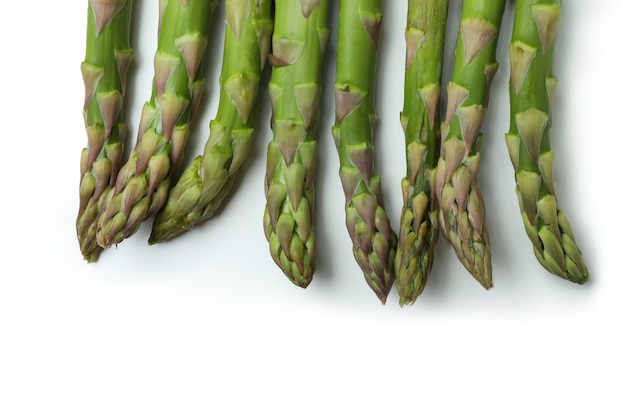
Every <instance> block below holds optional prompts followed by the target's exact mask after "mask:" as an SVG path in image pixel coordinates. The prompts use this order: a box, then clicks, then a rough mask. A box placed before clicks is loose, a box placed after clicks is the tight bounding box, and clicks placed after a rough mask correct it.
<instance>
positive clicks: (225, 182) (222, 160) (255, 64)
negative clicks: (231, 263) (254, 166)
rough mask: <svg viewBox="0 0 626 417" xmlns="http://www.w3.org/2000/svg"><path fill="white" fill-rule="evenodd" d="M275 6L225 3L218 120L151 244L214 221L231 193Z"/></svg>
mask: <svg viewBox="0 0 626 417" xmlns="http://www.w3.org/2000/svg"><path fill="white" fill-rule="evenodd" d="M272 3H273V2H272V1H269V0H226V2H225V4H224V9H225V18H226V25H225V33H224V51H223V59H222V70H221V74H220V99H219V104H218V109H217V114H216V116H215V119H213V120H212V121H211V123H210V134H209V138H208V140H207V142H206V144H205V147H204V151H203V153H202V155H200V156H197V157H196V158H195V159H194V160H193V161H192V162H191V164H190V166H188V167H187V168H186V169H185V170H184V171H183V173H182V174H181V176H180V179H179V180H178V182H177V183H176V184H175V185H174V186H173V187H172V188H171V190H170V192H169V195H168V199H167V202H166V203H165V205H164V206H163V208H162V209H161V210H160V211H159V213H158V214H157V215H156V217H155V219H154V222H153V224H152V233H151V235H150V238H149V243H150V244H154V243H159V242H163V241H165V240H169V239H172V238H173V237H175V236H177V235H179V234H181V233H183V232H185V231H187V230H190V229H192V228H193V227H194V226H196V225H197V224H199V223H201V222H203V221H205V220H207V219H210V218H211V217H213V215H214V214H215V212H216V211H217V210H218V209H219V208H220V207H221V206H222V205H223V202H224V200H225V199H226V197H227V196H228V195H229V194H230V193H231V189H232V188H233V184H234V182H235V179H236V177H237V173H238V172H239V168H240V167H241V166H242V165H243V164H244V163H245V160H246V158H247V156H248V153H249V150H250V145H251V144H252V140H253V138H254V122H255V115H256V109H257V102H258V91H259V84H260V80H261V73H262V71H263V69H264V67H265V64H266V62H267V55H268V52H269V49H270V42H271V36H272V31H273V17H272Z"/></svg>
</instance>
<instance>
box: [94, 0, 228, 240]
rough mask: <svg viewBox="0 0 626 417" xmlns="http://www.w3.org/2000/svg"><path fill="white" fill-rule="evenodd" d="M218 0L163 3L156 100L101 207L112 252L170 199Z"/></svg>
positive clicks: (103, 233)
mask: <svg viewBox="0 0 626 417" xmlns="http://www.w3.org/2000/svg"><path fill="white" fill-rule="evenodd" d="M216 5H217V0H210V1H209V0H169V1H166V0H161V1H160V2H159V6H160V15H159V33H158V36H159V39H158V48H157V51H156V54H155V56H154V71H155V73H154V80H153V88H152V95H151V98H150V101H149V102H147V103H146V104H145V105H144V107H143V110H142V114H141V119H140V121H139V132H138V140H137V143H136V145H135V148H134V149H133V150H132V152H131V154H130V157H129V159H128V161H127V162H126V163H125V164H124V166H123V167H122V168H121V169H120V172H119V175H118V177H117V181H116V183H115V186H114V187H112V188H111V189H110V190H109V191H108V194H107V196H106V199H105V201H104V202H103V205H102V211H101V214H100V218H99V220H98V230H97V241H98V244H99V245H100V246H102V247H103V248H108V247H110V246H112V245H114V244H117V243H119V242H121V241H122V240H124V239H125V238H128V237H130V236H132V235H133V234H134V233H135V232H136V231H137V230H138V229H139V227H140V226H141V224H142V222H143V221H144V220H146V219H147V218H149V217H150V216H152V215H153V214H155V213H156V212H157V211H158V210H159V209H160V208H161V207H162V206H163V204H165V201H166V199H167V196H168V193H169V188H170V180H171V174H172V173H173V172H174V171H175V170H176V169H177V167H178V164H179V162H180V160H181V157H182V155H183V151H184V148H185V145H186V142H187V138H188V137H189V129H190V123H191V121H192V119H193V116H194V113H195V111H196V109H197V107H198V103H199V102H200V98H201V96H202V93H203V90H204V83H205V80H204V78H203V69H202V66H203V63H204V54H205V49H206V45H207V43H208V40H207V37H208V30H209V26H210V22H211V17H212V15H213V11H214V9H215V7H216Z"/></svg>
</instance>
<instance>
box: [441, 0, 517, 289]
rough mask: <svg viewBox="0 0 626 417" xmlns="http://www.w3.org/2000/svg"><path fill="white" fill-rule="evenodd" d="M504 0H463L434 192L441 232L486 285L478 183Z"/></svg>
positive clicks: (488, 279)
mask: <svg viewBox="0 0 626 417" xmlns="http://www.w3.org/2000/svg"><path fill="white" fill-rule="evenodd" d="M505 3H506V0H465V1H464V2H463V6H462V11H461V22H460V28H459V29H460V30H459V34H458V37H457V43H456V49H455V58H454V67H453V72H452V79H451V80H450V82H449V83H448V85H447V90H446V91H447V99H448V103H447V109H446V115H445V120H444V121H443V123H442V128H441V129H442V133H441V134H442V138H443V140H442V143H441V150H440V152H441V154H440V157H439V162H438V165H437V175H436V180H435V182H436V194H437V200H438V203H439V210H440V211H439V213H440V218H439V222H440V226H441V232H442V235H443V236H444V237H445V239H446V240H447V241H448V242H449V243H450V245H451V246H452V248H453V249H454V251H455V253H456V256H457V258H458V259H459V260H460V261H461V263H462V264H463V265H464V266H465V268H466V269H467V270H468V271H469V272H470V273H471V274H472V276H473V277H474V278H475V279H476V280H477V281H478V282H479V283H480V284H481V285H482V286H483V287H484V288H486V289H490V288H491V287H492V286H493V282H492V276H491V275H492V267H491V248H490V246H489V235H488V232H487V225H486V222H485V207H484V203H483V198H482V194H481V192H480V188H479V186H478V177H477V174H478V168H479V164H480V152H479V149H480V145H481V142H482V133H480V128H481V124H482V121H483V118H484V116H485V113H486V111H487V106H488V103H489V90H490V86H491V81H492V79H493V77H494V75H495V73H496V71H497V69H498V62H497V61H496V47H497V42H498V37H499V31H500V25H501V22H502V15H503V13H504V8H505Z"/></svg>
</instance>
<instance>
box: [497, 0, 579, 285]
mask: <svg viewBox="0 0 626 417" xmlns="http://www.w3.org/2000/svg"><path fill="white" fill-rule="evenodd" d="M560 20H561V1H560V0H517V1H516V2H515V15H514V22H513V35H512V38H511V43H510V49H509V54H510V61H511V79H510V83H509V90H510V92H509V94H510V104H511V125H510V130H509V132H508V133H507V135H506V143H507V146H508V149H509V154H510V156H511V161H512V163H513V167H514V168H515V180H516V184H517V186H516V192H517V197H518V200H519V206H520V210H521V214H522V219H523V222H524V227H525V229H526V233H527V234H528V237H529V238H530V241H531V242H532V244H533V249H534V252H535V255H536V257H537V259H538V260H539V262H540V263H541V265H543V267H544V268H545V269H546V270H548V271H550V272H551V273H552V274H555V275H557V276H559V277H562V278H565V279H567V280H570V281H572V282H575V283H578V284H583V283H585V282H586V281H587V279H588V275H589V274H588V271H587V267H586V266H585V264H584V263H583V259H582V254H581V251H580V249H579V248H578V246H577V245H576V242H575V241H574V234H573V232H572V228H571V226H570V224H569V222H568V221H567V219H566V218H565V214H564V213H563V212H562V211H561V209H560V208H559V206H558V204H557V199H556V183H555V180H554V172H553V166H554V151H553V150H551V148H550V127H551V124H552V103H553V102H554V94H555V90H556V86H557V79H556V78H555V77H554V74H553V71H552V65H553V56H554V55H553V54H554V43H555V38H556V34H557V28H558V26H559V22H560Z"/></svg>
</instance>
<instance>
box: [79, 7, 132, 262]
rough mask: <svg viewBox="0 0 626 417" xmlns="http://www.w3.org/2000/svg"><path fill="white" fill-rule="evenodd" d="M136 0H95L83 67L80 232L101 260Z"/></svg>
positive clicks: (120, 142) (122, 127) (121, 136)
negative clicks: (102, 217) (101, 230)
mask: <svg viewBox="0 0 626 417" xmlns="http://www.w3.org/2000/svg"><path fill="white" fill-rule="evenodd" d="M132 7H133V2H132V0H115V1H105V0H90V1H89V5H88V13H87V41H86V53H85V60H84V61H83V62H82V64H81V67H80V69H81V72H82V75H83V80H84V83H85V102H84V105H83V117H84V120H85V126H86V131H87V147H85V148H84V149H83V150H82V153H81V160H80V177H81V178H80V186H79V196H80V203H79V208H78V216H77V218H76V233H77V236H78V242H79V246H80V250H81V253H82V255H83V258H84V259H85V260H86V261H87V262H95V261H97V259H98V256H99V254H100V251H101V248H100V247H99V246H98V244H97V243H96V226H97V217H98V210H99V207H100V201H101V199H102V196H103V194H104V191H105V189H106V188H107V187H109V186H110V185H111V184H114V183H115V179H116V176H117V172H118V170H119V168H120V165H121V163H122V151H123V147H124V144H125V142H126V137H127V134H128V127H127V125H126V121H125V117H124V111H123V105H124V97H125V94H126V74H127V71H128V67H129V65H130V62H131V60H132V57H133V50H132V49H131V46H130V23H131V10H132Z"/></svg>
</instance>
